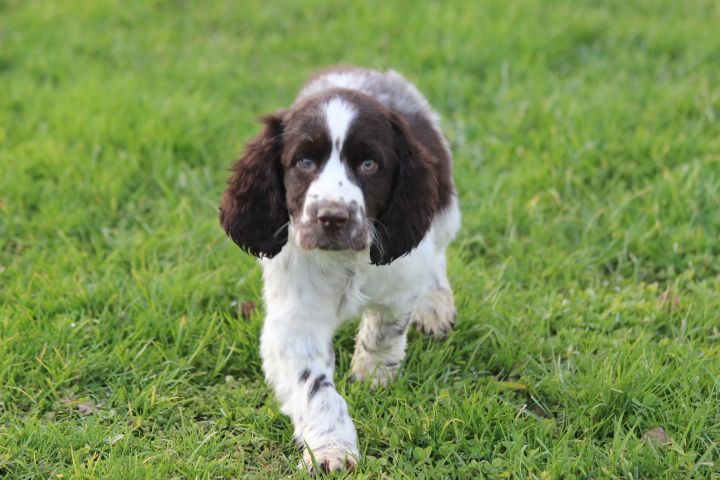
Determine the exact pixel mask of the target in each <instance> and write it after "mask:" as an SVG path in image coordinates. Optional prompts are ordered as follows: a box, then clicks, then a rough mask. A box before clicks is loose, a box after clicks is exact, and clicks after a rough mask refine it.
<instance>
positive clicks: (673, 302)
mask: <svg viewBox="0 0 720 480" xmlns="http://www.w3.org/2000/svg"><path fill="white" fill-rule="evenodd" d="M658 303H659V304H660V308H665V309H666V310H667V311H668V312H670V313H672V312H674V311H676V310H679V309H680V296H679V295H678V294H676V293H675V292H674V291H673V289H672V287H668V288H666V289H665V291H664V292H662V293H661V294H660V297H658Z"/></svg>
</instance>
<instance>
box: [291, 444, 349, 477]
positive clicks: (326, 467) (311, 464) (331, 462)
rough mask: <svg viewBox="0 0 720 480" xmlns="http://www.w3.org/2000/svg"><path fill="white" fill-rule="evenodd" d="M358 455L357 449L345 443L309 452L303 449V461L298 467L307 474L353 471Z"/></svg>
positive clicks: (329, 445)
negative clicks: (306, 471) (307, 472)
mask: <svg viewBox="0 0 720 480" xmlns="http://www.w3.org/2000/svg"><path fill="white" fill-rule="evenodd" d="M359 459H360V454H359V453H358V451H357V449H356V448H354V447H352V446H350V445H348V444H345V443H333V444H328V445H323V446H321V447H317V448H315V449H313V450H312V452H311V451H310V449H308V448H305V451H304V452H303V459H302V461H301V462H300V465H298V466H299V467H300V468H303V469H305V470H308V471H309V472H312V473H315V472H318V471H319V472H335V471H338V470H347V471H350V470H354V469H355V467H356V466H357V463H358V460H359Z"/></svg>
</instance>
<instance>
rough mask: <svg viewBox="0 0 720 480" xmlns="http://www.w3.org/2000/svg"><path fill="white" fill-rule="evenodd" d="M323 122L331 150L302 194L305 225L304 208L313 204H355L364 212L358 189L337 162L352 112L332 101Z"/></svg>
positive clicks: (337, 99) (352, 118)
mask: <svg viewBox="0 0 720 480" xmlns="http://www.w3.org/2000/svg"><path fill="white" fill-rule="evenodd" d="M324 111H325V122H326V125H327V131H328V135H329V136H330V142H331V145H332V150H331V153H330V158H328V160H327V162H326V163H325V165H323V168H322V171H321V172H320V174H319V175H318V177H317V178H316V179H315V180H314V181H313V182H312V183H311V184H310V187H308V190H307V193H306V194H305V208H304V212H303V221H308V220H309V218H308V215H307V211H308V208H309V207H310V206H311V205H312V204H314V203H317V202H325V201H329V202H339V203H341V204H350V203H351V202H355V203H357V205H358V207H360V208H364V207H365V202H364V200H363V194H362V191H361V190H360V188H359V187H358V186H357V185H355V184H354V183H352V182H351V181H350V178H349V177H348V171H347V168H348V166H347V165H346V164H345V162H343V161H342V159H341V158H340V152H341V151H342V148H343V144H344V143H345V139H346V138H347V134H348V131H349V129H350V124H352V121H353V120H354V119H355V116H356V111H355V108H354V107H353V106H352V105H351V104H349V103H347V102H346V101H344V100H342V99H340V98H334V99H332V100H330V101H328V102H327V103H326V104H325V105H324Z"/></svg>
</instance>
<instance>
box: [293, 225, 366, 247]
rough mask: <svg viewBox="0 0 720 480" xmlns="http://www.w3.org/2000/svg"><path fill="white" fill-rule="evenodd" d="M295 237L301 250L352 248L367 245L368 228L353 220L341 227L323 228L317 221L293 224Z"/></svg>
mask: <svg viewBox="0 0 720 480" xmlns="http://www.w3.org/2000/svg"><path fill="white" fill-rule="evenodd" d="M294 230H295V238H296V240H297V243H298V245H300V248H302V249H303V250H329V251H341V250H354V251H361V250H365V249H366V248H367V247H368V244H369V239H368V231H369V230H368V228H367V225H365V224H364V223H361V222H356V221H353V222H351V223H349V224H347V225H344V226H343V227H342V228H330V229H328V228H323V227H322V225H319V224H318V223H315V222H314V223H298V224H295V225H294Z"/></svg>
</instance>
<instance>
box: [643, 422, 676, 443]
mask: <svg viewBox="0 0 720 480" xmlns="http://www.w3.org/2000/svg"><path fill="white" fill-rule="evenodd" d="M640 440H641V441H642V442H643V443H646V444H648V445H652V446H655V447H659V446H660V445H665V444H666V443H672V439H671V438H670V437H669V436H668V434H667V433H665V429H664V428H662V427H655V428H651V429H650V430H648V431H647V432H645V434H644V435H643V436H642V438H641V439H640Z"/></svg>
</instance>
